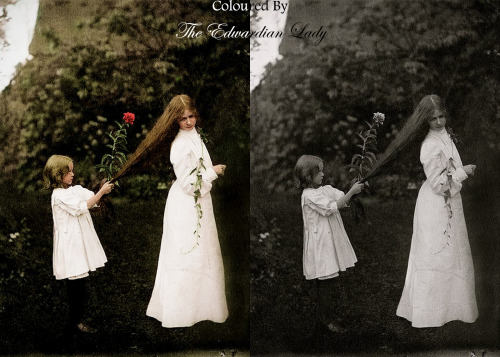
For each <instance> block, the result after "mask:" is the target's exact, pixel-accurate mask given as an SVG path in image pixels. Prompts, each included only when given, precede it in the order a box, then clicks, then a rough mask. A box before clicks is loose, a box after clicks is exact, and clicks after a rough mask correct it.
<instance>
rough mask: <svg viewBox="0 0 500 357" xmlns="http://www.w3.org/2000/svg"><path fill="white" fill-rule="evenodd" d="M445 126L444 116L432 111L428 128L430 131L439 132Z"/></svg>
mask: <svg viewBox="0 0 500 357" xmlns="http://www.w3.org/2000/svg"><path fill="white" fill-rule="evenodd" d="M445 125H446V116H445V115H444V113H443V112H442V111H440V110H439V109H436V110H434V114H433V115H432V118H431V120H429V128H430V129H431V130H441V129H443V128H444V126H445Z"/></svg>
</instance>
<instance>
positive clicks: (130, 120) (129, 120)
mask: <svg viewBox="0 0 500 357" xmlns="http://www.w3.org/2000/svg"><path fill="white" fill-rule="evenodd" d="M123 120H125V121H126V122H127V123H129V124H130V125H134V120H135V114H134V113H128V112H127V113H123Z"/></svg>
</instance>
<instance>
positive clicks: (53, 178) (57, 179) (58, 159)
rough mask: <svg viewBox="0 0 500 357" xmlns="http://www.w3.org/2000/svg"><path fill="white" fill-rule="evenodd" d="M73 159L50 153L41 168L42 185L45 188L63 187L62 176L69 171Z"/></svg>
mask: <svg viewBox="0 0 500 357" xmlns="http://www.w3.org/2000/svg"><path fill="white" fill-rule="evenodd" d="M72 162H73V160H72V159H71V158H70V157H68V156H64V155H52V156H51V157H49V159H48V160H47V163H46V164H45V167H44V169H43V186H44V187H45V188H46V189H50V188H60V187H63V185H62V182H63V178H64V176H65V175H66V174H67V173H68V172H69V164H70V163H72Z"/></svg>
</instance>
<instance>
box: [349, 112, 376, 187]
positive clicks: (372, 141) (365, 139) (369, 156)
mask: <svg viewBox="0 0 500 357" xmlns="http://www.w3.org/2000/svg"><path fill="white" fill-rule="evenodd" d="M384 120H385V115H384V114H382V113H378V112H377V113H374V114H373V118H372V121H371V122H370V123H369V122H366V124H367V125H368V129H366V130H362V131H361V132H359V133H357V135H358V136H359V138H360V139H361V144H357V145H356V146H357V147H359V148H360V149H361V153H360V154H354V155H353V157H352V159H351V163H350V164H349V165H347V167H348V168H349V172H354V173H355V175H356V179H357V180H358V181H359V180H361V179H362V178H363V177H364V175H365V174H366V173H367V172H368V171H369V170H370V168H372V167H373V165H374V164H375V162H376V161H377V157H376V156H375V152H376V151H378V149H377V127H378V126H380V125H382V124H384Z"/></svg>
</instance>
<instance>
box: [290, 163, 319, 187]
mask: <svg viewBox="0 0 500 357" xmlns="http://www.w3.org/2000/svg"><path fill="white" fill-rule="evenodd" d="M322 163H323V160H322V159H321V158H319V157H317V156H313V155H302V156H301V157H299V159H298V160H297V163H296V164H295V169H294V170H293V176H294V180H295V188H296V189H299V188H306V187H309V186H311V182H312V180H313V178H314V176H316V175H317V174H318V172H319V165H320V164H322Z"/></svg>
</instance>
